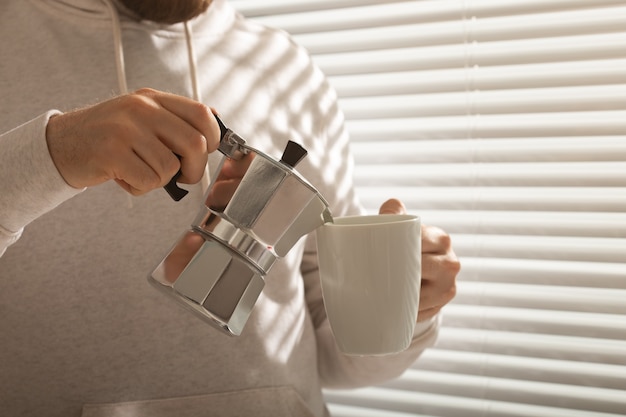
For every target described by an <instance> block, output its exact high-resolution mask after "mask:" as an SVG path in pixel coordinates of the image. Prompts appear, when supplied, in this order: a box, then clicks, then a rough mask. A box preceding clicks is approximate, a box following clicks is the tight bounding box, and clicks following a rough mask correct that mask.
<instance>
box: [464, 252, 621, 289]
mask: <svg viewBox="0 0 626 417" xmlns="http://www.w3.org/2000/svg"><path fill="white" fill-rule="evenodd" d="M624 274H625V271H624V265H623V263H608V262H603V263H600V262H584V261H560V260H550V259H511V258H509V259H507V258H500V259H498V258H484V257H483V258H478V257H472V256H464V257H463V268H462V270H461V277H460V278H461V279H462V280H466V281H481V282H509V283H516V282H525V283H529V284H535V285H541V284H544V285H560V286H564V287H569V286H574V287H589V288H619V289H626V280H625V279H624Z"/></svg>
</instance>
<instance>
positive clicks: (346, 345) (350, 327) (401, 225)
mask: <svg viewBox="0 0 626 417" xmlns="http://www.w3.org/2000/svg"><path fill="white" fill-rule="evenodd" d="M316 233H317V248H318V259H319V268H320V278H321V283H322V293H323V296H324V303H325V306H326V314H327V316H328V320H329V322H330V326H331V329H332V331H333V334H334V336H335V340H336V342H337V345H338V347H339V349H340V350H341V351H342V352H344V353H346V354H349V355H386V354H391V353H397V352H400V351H403V350H405V349H406V348H407V347H408V346H409V344H410V343H411V339H412V337H413V331H414V329H415V323H416V320H417V311H418V307H419V292H420V282H421V252H422V251H421V228H420V218H419V217H417V216H414V215H408V214H381V215H371V216H349V217H339V218H336V219H334V223H326V224H325V225H323V226H321V227H319V228H318V229H317V231H316Z"/></svg>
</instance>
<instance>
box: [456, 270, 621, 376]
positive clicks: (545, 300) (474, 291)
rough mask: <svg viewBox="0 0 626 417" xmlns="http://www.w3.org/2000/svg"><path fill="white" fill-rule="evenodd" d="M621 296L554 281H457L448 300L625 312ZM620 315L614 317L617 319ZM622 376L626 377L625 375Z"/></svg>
mask: <svg viewBox="0 0 626 417" xmlns="http://www.w3.org/2000/svg"><path fill="white" fill-rule="evenodd" d="M624 300H626V290H619V289H615V288H584V287H578V288H576V287H570V288H563V287H561V286H555V285H528V284H502V283H494V282H489V283H485V282H461V283H459V284H458V286H457V296H456V297H455V299H454V300H453V301H452V303H454V304H460V305H470V306H471V305H480V306H500V307H508V308H524V309H538V310H545V309H550V310H557V311H567V312H579V313H585V312H594V313H599V314H613V315H620V314H621V315H626V303H624ZM542 313H545V311H542ZM552 318H553V317H552ZM552 318H551V319H552ZM604 318H605V316H597V317H596V319H599V320H602V319H604ZM620 319H621V318H619V317H618V320H620ZM608 320H613V317H609V318H608ZM624 337H626V335H625V336H624ZM624 377H625V378H626V375H624Z"/></svg>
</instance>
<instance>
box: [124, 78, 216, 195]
mask: <svg viewBox="0 0 626 417" xmlns="http://www.w3.org/2000/svg"><path fill="white" fill-rule="evenodd" d="M135 94H137V95H139V96H145V97H147V98H149V99H152V100H154V101H155V102H156V103H157V104H158V105H160V106H161V107H162V109H164V110H166V111H158V110H160V109H159V108H158V107H157V112H158V114H157V115H153V116H151V118H152V119H153V120H154V121H155V124H154V125H153V129H154V133H155V134H156V135H157V137H158V139H159V140H160V141H161V142H162V143H163V144H164V145H165V146H166V147H167V148H168V149H169V150H170V151H171V152H173V153H175V154H176V155H178V156H179V157H180V169H181V172H182V175H181V176H180V178H179V179H178V181H179V182H182V183H195V182H198V181H199V180H200V178H202V175H203V174H204V168H205V165H206V158H207V155H208V153H209V152H213V151H214V150H216V149H217V147H218V146H219V138H220V129H219V125H218V124H217V120H216V119H215V116H214V115H213V112H212V110H211V109H210V108H209V107H207V106H205V105H203V104H202V103H199V102H196V101H193V100H190V99H188V98H186V97H182V96H177V95H174V94H169V93H163V92H159V91H155V90H151V89H142V90H138V91H137V92H136V93H135ZM148 104H149V103H148ZM171 177H172V176H170V177H169V178H171Z"/></svg>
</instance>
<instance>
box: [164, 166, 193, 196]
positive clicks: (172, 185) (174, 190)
mask: <svg viewBox="0 0 626 417" xmlns="http://www.w3.org/2000/svg"><path fill="white" fill-rule="evenodd" d="M176 156H177V157H178V159H179V160H180V156H178V155H176ZM182 174H183V171H181V170H180V169H179V170H178V172H177V173H176V175H174V176H173V177H172V179H171V180H170V182H168V183H167V184H166V185H165V186H164V187H163V188H165V191H167V193H168V194H169V195H170V197H172V200H174V201H180V200H182V199H183V197H184V196H186V195H187V193H189V191H187V190H185V189H184V188H180V187H179V186H178V184H177V183H176V182H177V181H178V178H180V176H181V175H182Z"/></svg>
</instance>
